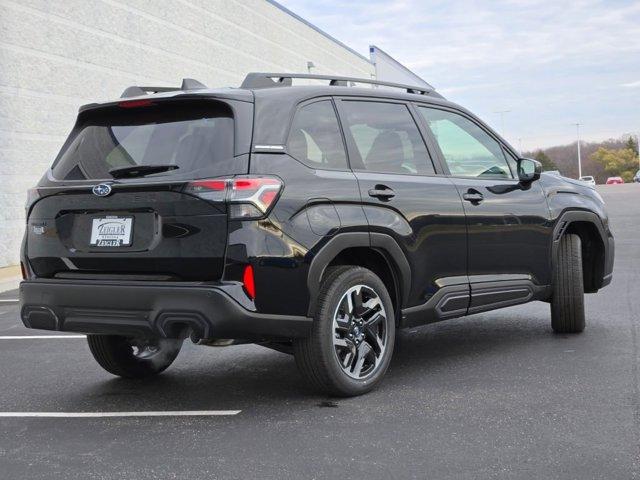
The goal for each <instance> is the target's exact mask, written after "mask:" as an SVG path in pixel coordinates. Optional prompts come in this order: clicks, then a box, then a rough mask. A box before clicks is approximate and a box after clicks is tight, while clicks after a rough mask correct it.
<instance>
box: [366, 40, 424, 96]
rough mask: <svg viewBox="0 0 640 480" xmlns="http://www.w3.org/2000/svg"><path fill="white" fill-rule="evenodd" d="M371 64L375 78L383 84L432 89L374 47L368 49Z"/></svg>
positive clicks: (389, 56)
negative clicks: (399, 84) (401, 84)
mask: <svg viewBox="0 0 640 480" xmlns="http://www.w3.org/2000/svg"><path fill="white" fill-rule="evenodd" d="M369 56H370V57H371V62H373V64H374V65H375V71H376V78H377V79H378V80H383V81H385V82H393V83H403V84H405V85H414V86H416V87H427V88H432V87H431V85H429V84H428V83H427V82H425V81H424V80H423V79H422V78H420V77H419V76H418V75H416V74H415V73H413V72H412V71H411V70H409V69H408V68H407V67H405V66H404V65H402V64H401V63H400V62H398V61H397V60H396V59H395V58H393V57H392V56H391V55H389V54H388V53H386V52H385V51H383V50H381V49H380V48H379V47H376V46H375V45H371V46H370V47H369Z"/></svg>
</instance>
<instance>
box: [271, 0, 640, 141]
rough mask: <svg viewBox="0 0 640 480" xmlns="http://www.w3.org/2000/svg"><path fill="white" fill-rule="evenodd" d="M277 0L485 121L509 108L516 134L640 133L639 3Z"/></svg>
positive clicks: (596, 0) (614, 0)
mask: <svg viewBox="0 0 640 480" xmlns="http://www.w3.org/2000/svg"><path fill="white" fill-rule="evenodd" d="M280 1H281V3H283V4H285V5H286V6H287V7H288V8H290V9H291V10H293V11H294V12H296V13H298V14H300V15H301V16H303V17H305V18H306V19H307V20H309V21H310V22H312V23H314V24H315V25H317V26H319V27H320V28H322V29H324V30H326V31H327V32H328V33H330V34H331V35H333V36H335V37H336V38H338V39H340V40H341V41H343V42H344V43H346V44H347V45H349V46H350V47H352V48H354V49H356V50H357V51H359V52H362V53H366V52H367V51H368V46H369V45H370V44H375V45H378V46H379V47H380V48H382V49H384V50H385V51H386V52H388V53H389V54H390V55H392V56H393V57H395V58H396V59H397V60H398V61H400V62H401V63H403V64H404V65H406V66H407V67H409V68H410V69H412V70H413V71H415V72H416V73H417V74H418V75H420V76H421V77H423V78H424V79H425V80H426V81H428V82H429V83H431V84H432V85H434V86H435V87H436V88H437V89H439V90H440V91H442V92H445V93H446V94H447V96H448V97H450V98H452V99H453V100H455V101H459V102H460V103H463V104H464V105H465V106H467V107H469V108H470V109H472V110H474V111H476V112H477V113H478V114H480V115H481V116H483V115H485V116H488V117H489V118H487V120H489V121H491V120H495V119H492V118H491V116H492V113H491V112H494V111H497V110H503V109H511V110H513V113H512V114H510V119H509V123H510V127H509V128H508V131H510V132H511V134H512V135H517V136H518V137H526V136H536V138H538V137H539V134H541V132H542V131H543V130H542V129H541V128H539V126H538V125H540V124H542V123H545V128H546V129H551V130H553V129H556V130H557V129H564V128H565V127H566V125H567V124H568V125H570V124H571V123H575V122H576V121H584V122H587V121H589V122H590V123H591V127H592V128H593V131H594V135H595V134H596V133H597V131H598V130H604V129H608V130H609V131H610V130H611V129H612V128H620V130H621V132H623V131H630V130H640V125H638V123H637V122H638V118H637V114H636V113H635V112H633V109H634V108H637V105H638V104H640V98H637V97H635V98H634V97H633V96H634V95H636V92H637V90H636V87H638V86H640V82H635V81H632V82H631V83H629V79H630V78H640V61H638V60H639V59H640V27H639V25H640V2H638V1H635V0H573V1H571V2H558V1H555V0H500V1H489V0H487V1H483V2H477V1H475V0H395V1H381V0H352V1H350V2H343V1H342V0H328V1H323V2H316V1H315V0H280ZM612 85H618V86H619V85H624V86H626V87H629V88H626V89H620V88H617V89H616V88H613V89H612V88H610V86H612ZM620 92H622V93H620ZM624 92H626V93H624ZM596 94H597V96H596ZM567 128H568V129H570V127H567ZM518 137H516V138H518Z"/></svg>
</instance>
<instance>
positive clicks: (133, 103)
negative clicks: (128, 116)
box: [118, 100, 153, 108]
mask: <svg viewBox="0 0 640 480" xmlns="http://www.w3.org/2000/svg"><path fill="white" fill-rule="evenodd" d="M151 105H153V102H152V101H151V100H127V101H124V102H118V106H119V107H120V108H137V107H149V106H151Z"/></svg>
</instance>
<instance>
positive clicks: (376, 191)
mask: <svg viewBox="0 0 640 480" xmlns="http://www.w3.org/2000/svg"><path fill="white" fill-rule="evenodd" d="M369 196H370V197H375V198H379V199H380V200H389V199H390V198H393V197H395V196H396V192H394V191H393V190H391V189H390V188H389V187H387V186H386V185H376V187H375V188H372V189H371V190H369Z"/></svg>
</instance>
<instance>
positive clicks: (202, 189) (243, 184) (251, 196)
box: [185, 176, 282, 219]
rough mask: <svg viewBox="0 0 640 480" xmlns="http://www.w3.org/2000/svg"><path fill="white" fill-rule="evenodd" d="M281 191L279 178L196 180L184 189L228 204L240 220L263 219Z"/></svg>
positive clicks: (230, 212)
mask: <svg viewBox="0 0 640 480" xmlns="http://www.w3.org/2000/svg"><path fill="white" fill-rule="evenodd" d="M281 190H282V181H281V180H280V179H278V178H274V177H249V176H242V177H235V178H227V179H210V180H196V181H194V182H191V183H189V185H187V187H186V189H185V191H186V192H189V193H192V194H195V195H198V196H199V197H201V198H204V199H205V200H211V201H218V202H221V201H225V202H227V203H229V204H230V206H229V215H230V216H231V218H238V219H254V218H260V217H263V216H264V215H265V214H266V213H267V211H268V210H269V209H270V208H271V206H272V205H273V204H274V203H275V201H276V199H277V198H278V195H279V194H280V191H281Z"/></svg>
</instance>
